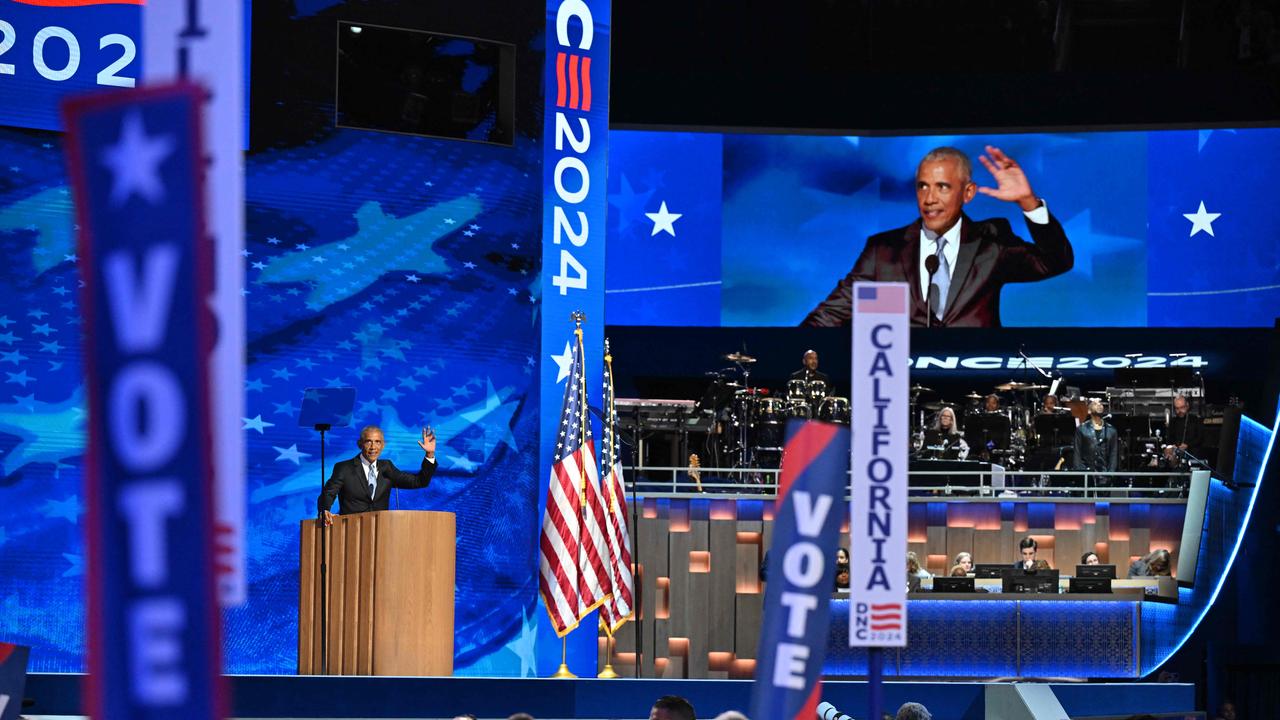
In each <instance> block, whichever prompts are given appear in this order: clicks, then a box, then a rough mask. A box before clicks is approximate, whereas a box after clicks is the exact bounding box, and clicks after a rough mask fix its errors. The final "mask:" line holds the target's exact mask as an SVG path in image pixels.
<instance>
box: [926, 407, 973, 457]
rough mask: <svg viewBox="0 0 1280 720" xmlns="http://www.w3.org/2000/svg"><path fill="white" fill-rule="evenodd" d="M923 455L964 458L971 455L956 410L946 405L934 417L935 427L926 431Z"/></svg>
mask: <svg viewBox="0 0 1280 720" xmlns="http://www.w3.org/2000/svg"><path fill="white" fill-rule="evenodd" d="M924 445H925V447H924V450H923V452H922V453H921V455H922V457H926V458H936V459H946V460H964V459H965V458H967V457H969V444H968V443H966V442H965V441H964V435H962V434H961V433H960V427H959V426H958V425H957V424H956V411H955V410H952V409H951V408H949V407H944V408H942V409H941V410H939V411H938V415H937V417H936V418H934V421H933V427H931V428H929V430H928V431H927V432H926V433H925V437H924Z"/></svg>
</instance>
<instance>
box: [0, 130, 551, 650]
mask: <svg viewBox="0 0 1280 720" xmlns="http://www.w3.org/2000/svg"><path fill="white" fill-rule="evenodd" d="M0 157H3V158H4V164H3V168H0V169H2V170H3V172H2V173H0V248H3V250H4V252H5V254H6V257H7V258H8V262H7V263H6V266H5V268H4V270H3V271H0V293H3V295H4V297H5V298H6V299H7V302H6V303H5V307H4V308H2V309H0V352H2V353H3V355H0V372H3V375H0V378H2V380H0V473H3V480H0V604H2V606H3V612H0V637H3V638H5V639H6V640H9V641H16V642H19V643H24V644H30V645H32V646H33V652H32V661H31V667H32V670H36V671H72V670H80V669H82V668H83V659H82V655H83V651H84V633H83V624H84V605H83V601H82V594H83V593H82V582H83V577H82V575H83V565H84V547H83V543H82V535H81V533H82V527H81V523H82V521H83V519H84V506H83V500H82V498H83V490H82V487H81V484H82V475H81V468H82V455H83V450H84V435H83V426H84V407H85V401H84V388H83V385H82V380H81V368H82V363H81V351H80V343H81V336H80V314H79V312H80V310H79V289H78V279H77V273H76V267H77V261H78V258H77V257H76V255H75V249H74V234H73V227H72V222H73V221H72V216H71V203H70V196H69V194H68V191H67V187H66V180H65V177H64V169H63V158H62V152H61V147H60V136H58V135H56V134H53V133H46V132H37V131H20V130H3V131H0ZM539 158H540V155H539V148H538V146H537V144H536V143H535V142H534V141H533V140H531V139H530V138H528V137H523V138H521V139H520V140H519V141H518V142H517V144H516V147H515V148H514V150H513V149H509V148H501V147H495V146H487V145H477V144H469V143H446V142H438V141H431V140H425V139H421V138H413V137H408V136H402V135H391V134H383V133H368V132H359V131H338V132H333V133H329V134H326V135H325V136H322V137H316V138H313V139H310V140H307V141H306V142H304V143H301V144H289V143H281V144H280V145H279V146H278V147H272V148H269V149H265V150H262V151H259V152H255V153H252V154H251V155H250V156H249V158H248V162H247V166H248V167H247V198H248V219H247V225H248V229H247V235H246V243H245V247H246V250H245V263H246V265H247V278H246V287H245V288H244V297H245V303H246V312H247V319H248V333H249V344H248V348H247V362H248V370H247V379H248V382H247V386H246V387H245V388H244V392H246V397H247V412H246V415H247V417H245V418H244V420H243V428H244V433H245V438H246V441H247V449H248V469H247V470H248V490H249V510H248V524H247V537H248V540H247V549H248V570H247V571H248V575H249V601H248V603H247V604H246V605H245V606H244V607H243V608H240V609H236V610H232V611H230V612H228V613H226V618H225V621H226V638H227V640H226V649H225V654H226V659H227V669H228V670H229V671H230V672H238V673H290V672H293V671H294V670H295V668H296V655H295V653H296V646H297V635H296V608H297V596H298V584H297V583H298V580H297V570H298V568H297V566H298V541H297V537H298V523H299V521H300V520H302V519H304V518H308V517H312V516H314V514H315V498H316V495H317V494H318V491H319V487H320V483H321V480H322V477H321V469H320V462H319V441H318V437H317V434H316V433H315V432H314V431H312V430H311V429H309V428H303V427H299V426H298V425H297V420H296V418H297V412H298V407H299V404H300V402H301V398H302V393H303V389H304V388H306V387H311V386H343V385H351V386H354V387H356V388H357V406H356V410H355V417H354V420H353V427H352V428H344V429H338V430H335V431H334V432H333V433H331V435H330V443H329V446H328V456H327V458H326V460H327V461H328V466H329V467H331V466H332V463H333V462H334V461H336V460H341V459H346V458H349V457H352V456H353V455H355V453H356V446H355V439H356V432H357V430H356V428H358V427H359V426H361V425H365V424H369V423H375V424H378V425H381V426H382V427H383V429H384V430H385V432H386V437H387V441H388V447H387V450H386V451H385V454H384V457H388V458H390V459H392V460H393V461H395V462H397V463H398V464H399V465H400V466H401V467H407V468H412V467H415V466H416V465H417V463H418V460H419V458H420V452H421V451H420V450H418V448H417V447H416V445H415V438H416V437H417V435H418V434H419V432H420V427H421V426H424V425H431V426H432V427H434V428H435V430H436V433H437V435H438V436H439V437H440V440H441V443H442V445H441V448H440V450H439V453H438V458H439V463H440V465H439V471H438V472H437V474H436V478H435V480H434V481H433V482H432V484H431V486H430V488H428V489H427V490H425V491H413V492H409V491H403V492H399V493H398V496H397V497H395V498H394V499H393V507H397V506H398V507H400V508H404V509H411V508H423V509H439V510H449V511H452V512H455V513H457V514H458V518H459V523H458V543H457V566H458V576H457V595H458V598H459V602H458V606H457V620H456V622H457V639H456V655H457V657H456V662H457V666H458V671H459V674H499V675H519V674H523V673H527V672H532V670H533V656H532V653H533V648H532V646H531V643H530V642H529V638H530V637H531V635H532V633H531V630H530V629H529V622H530V621H529V619H530V617H531V616H532V614H533V613H534V611H535V609H536V608H535V607H534V605H533V602H534V598H535V597H536V593H535V589H534V585H533V583H534V582H535V575H534V573H533V567H534V564H535V559H534V543H533V538H534V536H535V532H536V518H535V517H534V513H533V512H532V510H530V508H533V507H536V506H537V501H536V493H537V492H538V491H539V489H540V488H539V487H538V486H539V483H537V482H536V481H535V480H534V477H535V476H536V475H537V472H536V467H535V465H536V453H529V452H517V450H518V449H521V448H525V449H527V448H532V447H535V446H536V442H537V422H536V416H537V407H538V403H537V389H536V382H535V380H534V379H535V378H536V373H535V372H534V370H535V367H536V355H537V338H538V335H537V332H538V326H537V313H538V302H537V300H538V297H537V293H538V284H537V278H538V270H539V268H538V258H539V252H540V248H539V245H538V242H539V232H538V223H537V219H538V212H539V208H540V203H541V186H540V183H539V181H538V177H539V172H538V170H539V168H540V165H539ZM216 391H219V392H225V391H234V390H232V389H227V388H219V389H217V390H216ZM327 472H328V468H326V470H325V474H326V476H327ZM522 509H523V510H527V512H520V511H519V510H522ZM513 510H515V511H514V512H513Z"/></svg>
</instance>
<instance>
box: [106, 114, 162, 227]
mask: <svg viewBox="0 0 1280 720" xmlns="http://www.w3.org/2000/svg"><path fill="white" fill-rule="evenodd" d="M173 147H174V141H173V138H171V137H169V136H167V135H165V136H156V137H147V130H146V128H145V127H143V125H142V113H140V112H138V111H137V110H134V111H133V112H131V113H129V114H128V115H126V116H125V118H124V122H122V123H121V124H120V141H119V142H118V143H116V144H115V145H112V146H110V147H108V148H107V149H106V150H105V151H103V153H102V158H101V159H102V164H103V165H106V166H107V167H108V168H110V169H111V174H112V176H113V182H112V184H111V204H112V205H114V206H117V207H118V206H120V205H123V204H124V202H125V201H126V200H128V199H129V196H131V195H133V194H134V193H137V194H138V195H141V196H142V197H143V199H144V200H146V201H147V202H149V203H151V204H152V205H156V204H158V203H159V202H160V201H161V200H163V199H164V185H163V183H161V182H160V163H161V162H163V161H164V159H165V158H166V157H168V156H169V154H170V153H172V152H173Z"/></svg>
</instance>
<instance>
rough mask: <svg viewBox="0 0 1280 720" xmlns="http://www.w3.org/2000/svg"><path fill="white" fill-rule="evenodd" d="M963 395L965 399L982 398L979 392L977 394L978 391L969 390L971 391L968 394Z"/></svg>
mask: <svg viewBox="0 0 1280 720" xmlns="http://www.w3.org/2000/svg"><path fill="white" fill-rule="evenodd" d="M964 397H965V399H966V400H981V399H982V396H981V395H979V394H978V393H976V392H971V393H969V394H968V395H965V396H964Z"/></svg>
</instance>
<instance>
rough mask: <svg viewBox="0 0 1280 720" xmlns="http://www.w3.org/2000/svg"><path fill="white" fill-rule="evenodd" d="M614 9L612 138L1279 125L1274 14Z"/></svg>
mask: <svg viewBox="0 0 1280 720" xmlns="http://www.w3.org/2000/svg"><path fill="white" fill-rule="evenodd" d="M1246 5H1247V6H1245V7H1242V0H1187V1H1186V2H1185V3H1183V2H1180V1H1179V0H797V1H796V2H771V3H764V2H759V1H758V0H739V1H737V2H727V1H725V0H696V1H695V2H692V3H690V2H673V1H672V0H614V3H613V22H612V28H611V34H612V61H613V74H612V88H611V112H610V114H611V118H612V121H611V122H612V124H613V125H614V126H615V127H622V128H625V127H637V126H659V127H720V128H744V129H750V128H755V129H775V128H789V129H807V130H812V131H817V132H845V131H861V132H868V133H877V132H882V133H889V132H902V131H931V130H938V131H945V130H957V129H996V128H999V129H1017V128H1051V127H1082V126H1086V127H1126V126H1155V125H1159V126H1204V125H1252V124H1276V123H1280V34H1278V33H1276V32H1275V31H1269V30H1267V28H1269V27H1275V26H1276V14H1273V15H1270V16H1268V15H1265V12H1264V11H1266V10H1267V9H1268V8H1271V9H1273V11H1274V12H1276V13H1280V0H1253V2H1252V3H1251V4H1246Z"/></svg>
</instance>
